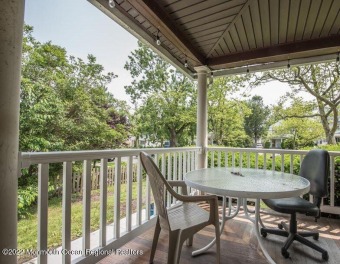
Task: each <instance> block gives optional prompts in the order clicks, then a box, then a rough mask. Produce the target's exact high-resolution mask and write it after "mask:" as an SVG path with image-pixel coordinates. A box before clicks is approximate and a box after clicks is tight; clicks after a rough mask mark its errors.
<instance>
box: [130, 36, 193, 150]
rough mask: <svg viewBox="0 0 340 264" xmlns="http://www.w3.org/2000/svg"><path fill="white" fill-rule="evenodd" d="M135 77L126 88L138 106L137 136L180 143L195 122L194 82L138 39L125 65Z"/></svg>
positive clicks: (136, 115)
mask: <svg viewBox="0 0 340 264" xmlns="http://www.w3.org/2000/svg"><path fill="white" fill-rule="evenodd" d="M125 69H127V70H129V71H130V74H131V76H132V78H133V79H134V80H133V82H132V84H131V85H128V86H126V87H125V90H126V93H127V94H129V95H130V97H131V100H132V102H133V103H135V104H136V105H138V107H137V110H136V113H135V115H134V118H135V120H134V122H135V124H137V125H138V128H137V136H140V135H146V136H148V137H149V138H150V139H151V140H152V141H154V142H161V143H162V142H163V141H164V140H166V139H169V140H170V146H171V147H175V146H178V145H179V141H180V140H182V137H183V136H184V135H186V132H187V130H188V129H189V128H190V126H191V125H192V124H194V123H195V121H196V107H195V105H196V101H195V100H196V94H195V93H196V91H195V86H194V84H193V82H191V81H190V80H189V79H188V78H186V77H185V76H184V75H183V74H181V73H180V72H178V71H177V70H175V69H174V68H173V67H172V66H171V65H170V64H169V63H167V62H165V61H164V60H163V59H162V58H160V57H159V56H157V55H156V54H155V53H154V52H153V51H151V50H150V49H149V48H148V47H147V46H145V45H144V44H142V43H141V42H138V48H137V49H136V50H134V51H133V52H132V54H131V55H130V56H129V58H128V61H127V62H126V64H125Z"/></svg>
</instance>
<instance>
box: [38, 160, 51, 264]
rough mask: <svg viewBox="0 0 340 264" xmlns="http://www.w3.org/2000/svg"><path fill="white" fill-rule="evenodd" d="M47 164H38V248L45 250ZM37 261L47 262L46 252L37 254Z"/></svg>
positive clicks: (42, 263)
mask: <svg viewBox="0 0 340 264" xmlns="http://www.w3.org/2000/svg"><path fill="white" fill-rule="evenodd" d="M48 176H49V164H39V166H38V250H39V251H42V250H47V234H48ZM38 263H39V264H45V263H47V254H39V255H38Z"/></svg>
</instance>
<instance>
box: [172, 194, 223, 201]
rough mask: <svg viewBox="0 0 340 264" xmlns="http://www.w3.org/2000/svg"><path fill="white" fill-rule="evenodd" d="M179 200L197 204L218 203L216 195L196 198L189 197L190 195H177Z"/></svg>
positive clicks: (197, 196) (196, 196)
mask: <svg viewBox="0 0 340 264" xmlns="http://www.w3.org/2000/svg"><path fill="white" fill-rule="evenodd" d="M176 199H177V200H179V201H182V202H187V203H196V202H206V201H209V202H210V201H215V200H216V202H217V196H216V195H195V196H189V195H180V194H177V197H176Z"/></svg>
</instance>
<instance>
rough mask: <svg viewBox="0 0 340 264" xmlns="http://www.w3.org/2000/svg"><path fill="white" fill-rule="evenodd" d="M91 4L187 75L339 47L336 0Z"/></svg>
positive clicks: (331, 52) (313, 54)
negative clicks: (198, 69)
mask: <svg viewBox="0 0 340 264" xmlns="http://www.w3.org/2000/svg"><path fill="white" fill-rule="evenodd" d="M90 2H92V3H93V4H94V5H96V6H97V7H98V8H100V9H101V10H102V11H103V12H105V13H106V14H107V15H109V16H110V17H111V18H113V19H114V20H116V21H117V22H118V23H120V24H121V25H123V26H125V27H126V28H127V30H129V31H130V32H132V33H133V34H134V35H136V36H137V37H139V38H140V39H143V40H144V41H146V42H148V43H149V44H150V45H151V46H152V47H153V48H154V49H156V50H157V51H158V52H159V53H161V54H162V55H163V56H164V57H166V58H167V59H168V60H170V61H171V62H172V63H173V64H175V65H177V66H178V67H179V68H181V69H182V70H183V71H185V72H186V73H189V74H191V75H193V74H194V73H195V70H194V67H197V66H202V65H206V66H208V67H209V68H210V69H211V70H212V71H217V72H218V71H219V70H225V69H235V68H238V69H245V67H251V66H252V65H264V64H268V63H273V62H286V61H287V62H288V60H297V59H301V58H309V57H316V56H321V57H319V58H322V56H328V57H329V55H334V60H335V59H336V56H337V53H338V52H339V51H340V0H230V1H226V0H115V1H114V4H115V6H114V7H113V8H112V7H110V6H109V1H108V0H90ZM157 35H158V37H159V39H160V41H161V45H160V46H158V45H157V44H156V42H155V40H156V38H157ZM186 60H187V62H188V67H187V68H185V67H184V64H185V61H186Z"/></svg>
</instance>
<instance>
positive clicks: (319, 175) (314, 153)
mask: <svg viewBox="0 0 340 264" xmlns="http://www.w3.org/2000/svg"><path fill="white" fill-rule="evenodd" d="M329 162H330V158H329V153H328V151H326V150H322V149H313V150H311V151H309V152H308V153H307V155H306V156H305V158H304V159H303V161H302V164H301V169H300V176H302V177H304V178H306V179H308V180H309V182H310V191H309V193H310V194H311V195H313V196H314V198H316V200H317V201H316V203H317V205H318V206H320V202H321V199H320V198H322V197H326V196H327V195H328V185H327V182H328V177H329V171H330V168H329Z"/></svg>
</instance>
